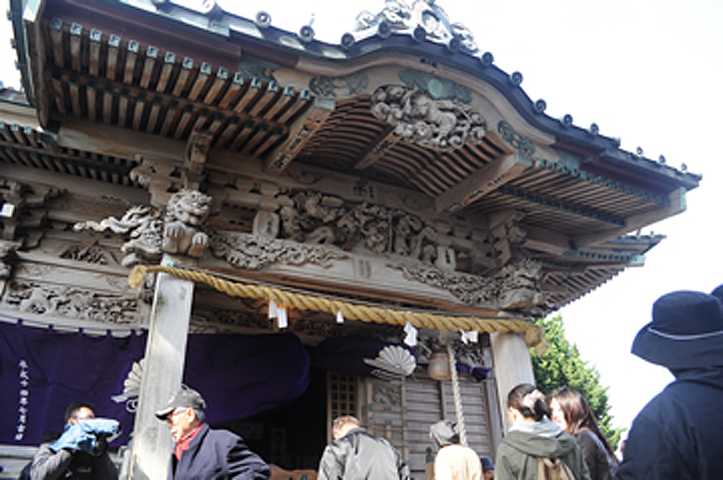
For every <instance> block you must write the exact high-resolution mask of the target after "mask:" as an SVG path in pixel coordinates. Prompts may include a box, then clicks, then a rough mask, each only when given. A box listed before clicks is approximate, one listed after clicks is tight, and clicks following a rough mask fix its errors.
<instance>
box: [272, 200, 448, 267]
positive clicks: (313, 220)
mask: <svg viewBox="0 0 723 480" xmlns="http://www.w3.org/2000/svg"><path fill="white" fill-rule="evenodd" d="M283 200H284V202H283V203H284V206H283V207H281V208H280V209H279V216H280V218H281V233H282V235H283V237H284V238H287V239H289V240H294V241H295V242H299V243H304V244H317V245H334V246H337V247H339V248H341V249H342V250H352V249H353V248H355V247H357V246H361V247H363V248H365V249H366V250H368V251H369V252H372V253H375V254H379V255H380V254H388V253H389V254H396V255H400V256H404V257H409V258H414V259H419V260H422V261H423V262H426V263H433V262H434V261H435V260H437V254H438V241H437V238H438V235H439V234H438V233H437V231H436V230H435V229H434V228H433V227H431V226H429V225H426V224H425V223H424V222H423V221H422V219H420V218H419V217H416V216H414V215H411V214H409V213H407V212H404V211H403V210H398V209H393V208H388V207H383V206H380V205H375V204H372V203H368V202H362V203H359V204H351V203H347V202H345V201H344V200H343V199H341V198H340V197H337V196H333V195H326V194H322V193H319V192H314V191H311V190H304V191H299V192H291V193H289V194H288V195H287V196H285V197H284V198H283Z"/></svg>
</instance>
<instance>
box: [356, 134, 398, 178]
mask: <svg viewBox="0 0 723 480" xmlns="http://www.w3.org/2000/svg"><path fill="white" fill-rule="evenodd" d="M399 140H400V137H399V135H397V134H396V133H394V127H388V128H385V129H384V130H382V133H381V134H380V135H379V137H377V139H376V140H374V141H373V142H371V145H370V148H369V150H367V151H366V153H365V154H364V155H363V156H362V157H361V159H360V160H359V161H358V162H357V163H356V165H354V168H355V169H357V170H364V169H365V168H369V167H371V166H372V165H374V164H375V163H377V162H378V161H379V160H381V159H382V158H383V157H384V155H386V153H387V151H388V150H389V149H390V148H392V147H393V146H394V145H396V144H397V142H398V141H399Z"/></svg>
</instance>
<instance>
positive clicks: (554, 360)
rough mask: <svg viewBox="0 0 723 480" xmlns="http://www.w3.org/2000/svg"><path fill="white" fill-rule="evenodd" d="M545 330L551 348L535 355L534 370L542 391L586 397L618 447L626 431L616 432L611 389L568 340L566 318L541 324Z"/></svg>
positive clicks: (609, 437)
mask: <svg viewBox="0 0 723 480" xmlns="http://www.w3.org/2000/svg"><path fill="white" fill-rule="evenodd" d="M536 323H537V324H538V325H540V326H541V327H542V328H543V329H544V330H545V340H546V341H547V344H548V348H547V351H546V352H545V353H544V354H543V355H539V354H537V353H535V352H534V351H531V353H532V366H533V368H534V371H535V379H536V381H537V386H538V388H539V389H540V390H541V391H543V392H545V393H550V392H552V391H553V390H555V389H557V388H560V387H564V386H567V387H570V388H573V389H575V390H577V391H579V392H581V393H582V394H583V395H585V398H587V400H588V402H590V408H592V410H593V412H595V416H596V418H597V420H598V424H599V426H600V429H601V430H602V431H603V433H604V434H605V436H606V437H607V439H608V441H609V442H610V445H611V446H612V447H613V448H616V447H617V444H618V441H619V440H620V434H621V433H622V432H623V429H622V428H615V427H614V426H613V423H612V417H611V416H610V404H609V402H608V394H607V387H605V386H603V385H602V384H601V383H600V374H599V373H598V371H597V370H596V369H595V367H593V366H591V365H589V364H588V363H587V362H586V361H585V360H583V359H582V357H581V356H580V352H579V351H578V349H577V347H576V346H575V345H574V344H571V343H570V342H569V341H568V340H567V338H566V337H565V325H564V324H563V323H562V317H561V316H559V315H554V316H550V317H547V318H545V319H541V320H537V321H536Z"/></svg>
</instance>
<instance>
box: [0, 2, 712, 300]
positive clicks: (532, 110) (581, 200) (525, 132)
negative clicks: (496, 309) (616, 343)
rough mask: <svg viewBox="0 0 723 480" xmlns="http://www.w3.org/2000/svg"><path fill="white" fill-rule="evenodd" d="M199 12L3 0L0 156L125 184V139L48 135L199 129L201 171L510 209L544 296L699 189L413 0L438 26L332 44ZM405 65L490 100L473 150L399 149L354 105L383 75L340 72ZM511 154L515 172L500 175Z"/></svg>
mask: <svg viewBox="0 0 723 480" xmlns="http://www.w3.org/2000/svg"><path fill="white" fill-rule="evenodd" d="M382 3H383V2H380V4H382ZM432 3H433V2H432ZM422 4H424V5H422ZM204 5H207V6H208V8H207V9H205V10H198V11H194V10H190V9H188V8H185V7H182V6H180V5H177V4H175V3H174V2H172V1H155V0H154V1H151V0H133V1H131V0H114V1H102V0H56V1H52V2H51V1H45V2H26V1H23V0H12V1H11V11H10V16H11V19H12V21H13V28H14V30H15V47H16V49H17V54H18V66H19V68H20V69H21V74H22V80H23V87H24V93H18V92H12V91H9V90H4V91H3V92H4V93H2V94H0V102H2V103H3V104H4V105H6V106H7V105H12V106H13V108H16V109H18V108H20V109H22V108H25V109H26V110H29V109H32V112H33V113H34V114H35V115H33V116H34V117H35V120H34V121H30V120H28V118H29V116H28V114H27V112H25V113H23V115H22V116H23V118H20V117H16V116H13V115H4V116H3V117H2V118H0V120H2V122H0V162H2V163H4V164H5V165H20V166H23V167H27V168H33V169H40V170H44V171H49V172H56V173H61V174H66V175H70V176H75V177H81V178H85V179H90V180H97V181H101V182H106V183H113V184H116V185H120V186H126V187H131V188H141V186H140V185H139V184H138V183H137V181H135V180H134V179H133V178H132V176H131V175H130V172H131V170H133V169H134V168H135V167H136V166H138V165H139V163H140V161H141V159H142V157H143V154H142V153H140V154H136V153H134V150H133V148H132V147H133V146H134V145H130V146H128V145H126V146H125V147H124V148H119V149H110V150H100V149H97V148H93V142H90V143H87V147H83V145H86V144H84V143H83V142H69V141H67V138H68V136H67V135H66V133H65V131H71V132H77V131H83V132H85V133H86V134H88V135H92V133H88V132H93V131H97V132H104V133H103V135H105V136H104V137H103V138H101V140H108V143H113V142H112V137H113V136H114V135H113V132H118V136H121V133H122V134H123V135H125V136H127V137H128V138H133V139H136V140H135V145H136V146H137V148H138V150H139V152H142V151H143V150H144V148H146V146H147V144H153V145H161V146H163V147H166V146H167V147H168V148H167V149H166V150H167V155H168V156H169V157H174V156H177V155H178V152H181V155H182V154H183V152H184V151H185V149H186V146H187V144H188V143H189V141H190V139H191V138H192V137H193V135H194V134H195V133H198V132H202V133H203V134H204V135H208V136H209V137H210V143H211V148H212V149H213V152H215V153H218V155H214V154H211V155H209V160H208V165H207V167H208V169H209V170H214V169H216V171H221V172H225V173H228V174H232V173H234V172H235V171H237V170H238V171H239V172H241V171H242V169H243V166H244V165H248V163H249V162H250V161H251V160H261V162H262V163H263V165H264V166H265V167H266V174H268V175H278V176H281V175H285V174H287V173H288V169H287V167H288V165H289V163H292V162H293V164H294V165H297V164H298V165H301V166H305V167H306V166H308V167H312V168H318V169H323V170H325V171H329V172H339V173H343V174H345V175H351V176H356V177H358V178H361V179H364V180H368V181H371V182H377V183H380V184H384V185H389V186H393V187H395V188H399V189H402V190H405V191H412V192H414V193H415V194H419V195H421V196H424V197H425V198H426V199H428V200H429V201H430V202H432V204H434V205H435V206H436V212H437V213H438V214H439V216H440V217H444V218H457V219H460V220H462V221H466V222H468V223H472V224H473V223H480V224H482V223H485V222H486V221H487V219H489V218H491V217H492V216H494V215H495V214H498V213H500V212H509V211H518V212H522V213H523V214H524V217H523V219H522V223H521V226H522V227H523V228H525V229H528V230H530V231H533V230H536V231H544V232H546V234H547V236H554V237H556V238H557V240H555V242H556V247H555V248H552V249H550V248H540V249H539V250H535V255H536V256H537V257H536V258H537V259H539V260H541V261H543V262H548V263H549V264H550V265H554V266H555V268H558V269H559V271H561V272H564V271H566V269H567V271H568V272H569V271H574V272H575V274H574V275H565V274H562V273H561V274H559V275H557V274H555V273H551V274H550V275H548V276H547V278H546V280H545V281H546V284H547V286H548V287H549V290H550V292H552V293H550V295H551V297H550V298H551V301H552V302H553V303H554V304H555V305H557V306H560V305H563V304H565V303H568V302H570V301H572V300H574V299H575V298H578V297H580V296H581V295H583V294H584V293H586V292H588V291H590V290H591V289H593V288H595V287H596V286H598V285H600V284H602V283H604V282H606V281H608V280H609V279H610V278H612V277H613V276H615V275H616V274H617V273H619V272H620V271H622V269H624V268H626V267H627V266H632V265H637V264H639V263H640V256H641V255H642V254H644V253H645V252H646V251H647V250H649V249H650V248H652V247H653V246H655V245H656V244H657V243H658V242H659V241H660V240H661V239H662V237H626V236H625V235H626V234H628V233H630V232H633V231H636V230H639V229H640V228H642V227H645V226H647V225H649V224H651V223H654V222H655V221H658V220H661V219H664V218H666V217H668V216H671V215H674V214H676V213H679V212H681V211H683V210H684V208H685V206H684V200H685V192H686V191H688V190H691V189H694V188H696V187H697V186H698V184H699V182H700V179H701V177H700V175H696V174H693V173H690V172H688V171H686V169H684V168H680V169H677V168H674V167H672V166H670V165H668V164H667V163H666V162H665V161H664V159H659V160H658V161H656V160H652V159H649V158H646V157H645V156H644V155H643V154H642V153H641V152H638V153H632V152H628V151H625V150H623V149H621V148H620V143H619V141H618V140H617V139H615V138H612V137H609V136H605V135H602V134H601V133H600V131H599V128H598V127H597V125H594V124H593V125H591V126H590V127H589V128H583V127H580V126H578V125H575V124H574V122H573V119H572V117H571V116H569V115H566V116H565V117H563V118H561V119H559V118H553V117H551V116H549V115H547V114H546V113H545V109H546V105H545V102H544V101H543V100H538V101H534V102H533V101H532V100H531V99H530V98H529V97H528V96H527V94H526V93H525V91H524V90H523V89H522V87H521V83H522V76H521V75H520V74H519V73H518V72H512V73H508V72H505V71H503V70H502V69H500V68H499V67H498V66H496V65H495V64H494V58H493V56H492V55H491V54H490V53H488V52H484V53H483V52H482V51H481V50H480V49H479V48H477V46H476V45H475V44H474V39H473V38H472V36H471V34H470V33H469V32H467V31H466V30H461V29H460V27H458V26H457V25H458V24H455V23H452V22H450V21H449V19H448V18H447V17H446V14H444V12H443V11H442V10H441V9H440V8H439V7H438V6H436V5H429V4H427V3H426V2H421V0H418V1H416V2H414V3H413V6H412V10H414V9H418V8H428V9H431V10H429V11H430V12H431V13H432V14H434V15H436V16H437V17H438V19H439V20H440V25H441V26H442V27H441V28H442V31H441V33H440V32H439V31H437V32H436V33H435V32H430V31H427V32H426V33H425V32H424V31H420V30H419V29H420V28H421V26H420V25H416V24H414V20H413V18H414V15H415V12H416V10H414V11H410V15H411V17H410V18H412V20H407V21H405V22H404V24H403V25H392V27H391V29H390V30H386V29H387V28H388V27H389V25H388V24H384V23H383V22H382V21H381V20H380V18H382V17H381V15H382V14H383V13H384V11H382V12H381V13H379V14H369V15H368V16H363V15H362V16H360V17H359V18H357V23H358V25H357V28H356V29H355V31H350V32H349V33H348V34H346V35H345V36H344V37H343V39H342V42H340V43H339V44H330V43H325V42H320V41H318V40H316V39H315V38H314V34H313V29H311V30H310V29H309V28H305V29H302V31H300V32H288V31H284V30H281V29H278V28H276V27H274V26H273V24H272V22H271V21H270V19H269V18H268V17H267V16H265V15H264V14H263V12H260V13H259V15H257V17H256V18H254V19H251V18H243V17H240V16H238V15H235V14H232V13H229V12H227V11H224V10H223V9H222V8H221V7H220V6H219V5H217V4H215V2H213V1H210V2H204ZM425 5H426V6H425ZM367 13H368V12H367ZM375 22H376V23H375ZM445 29H446V30H445ZM422 30H424V28H423V29H422ZM397 64H399V65H401V66H396V65H397ZM411 65H414V66H415V67H414V68H416V69H420V70H421V71H422V73H421V75H427V76H428V77H429V76H430V75H434V76H435V81H436V80H438V82H441V83H442V84H443V85H454V86H455V88H459V89H460V91H462V92H463V93H464V95H463V96H464V97H465V102H467V105H468V106H470V105H473V106H474V108H482V107H483V106H485V105H488V104H490V105H493V107H494V108H492V107H490V108H489V110H490V111H495V112H502V113H500V118H497V117H494V115H493V117H494V121H492V120H490V122H489V124H488V125H486V134H485V136H484V138H482V139H481V140H480V141H479V142H469V143H465V144H464V145H462V146H460V147H459V148H454V149H442V150H440V149H434V148H429V147H425V146H423V145H420V144H418V143H414V142H410V141H400V140H399V139H398V138H395V137H394V136H393V131H392V130H393V129H392V128H391V127H390V125H389V124H388V123H386V122H385V121H382V120H380V119H378V118H377V117H376V116H375V115H374V114H373V112H372V110H373V108H372V107H373V105H372V103H373V101H372V99H373V92H374V88H375V86H377V85H384V82H383V81H382V80H379V79H378V78H376V77H375V78H371V79H370V80H368V83H369V85H368V84H367V83H365V82H366V81H367V80H365V81H361V80H360V83H359V84H355V83H354V81H355V79H358V78H361V77H355V75H357V74H358V73H359V72H364V71H372V73H373V74H374V75H376V76H379V75H382V76H383V75H387V76H389V78H391V76H392V75H395V76H396V77H395V79H396V81H397V82H398V81H399V78H401V74H399V69H401V68H408V69H409V68H411V67H410V66H411ZM375 68H376V69H378V70H374V69H375ZM395 68H396V70H395ZM385 69H386V70H385ZM377 74H379V75H377ZM372 76H373V75H371V74H370V77H372ZM437 77H438V78H437ZM372 82H378V83H377V84H374V85H373V86H370V85H371V83H372ZM379 82H381V83H379ZM445 82H446V83H445ZM462 83H463V84H464V85H463V86H461V85H462ZM470 92H471V93H470ZM26 97H27V98H26ZM467 97H469V98H472V100H469V99H468V98H467ZM26 102H27V106H23V105H26ZM475 102H476V103H475ZM470 108H472V107H470ZM485 108H487V107H485ZM495 115H496V114H495ZM490 118H492V117H490ZM507 122H510V123H507ZM79 125H80V126H82V128H80V127H78V126H79ZM510 125H513V126H514V129H512V127H511V126H510ZM508 127H509V129H508ZM510 132H511V133H510ZM74 134H75V133H74ZM99 135H100V134H99ZM129 135H132V136H129ZM525 142H527V146H528V147H529V149H528V150H525V152H526V153H525V154H524V155H523V153H521V152H522V149H521V147H520V145H521V144H525ZM131 143H133V142H131ZM96 145H97V144H96ZM163 150H164V148H156V151H163ZM521 156H525V158H522V159H521V160H524V161H521V162H517V157H521ZM219 159H222V160H219ZM176 160H177V161H179V162H182V160H183V159H182V158H180V157H179V158H176ZM511 161H512V163H513V164H514V168H516V170H514V171H515V173H514V175H509V176H507V177H505V176H504V175H505V172H506V170H505V169H506V168H508V167H507V165H508V164H509V163H510V162H511ZM501 179H502V180H504V181H502V180H501ZM475 182H477V183H478V185H476V184H475ZM480 185H481V186H484V187H485V188H483V189H481V190H477V188H478V187H480ZM482 190H483V191H482ZM480 191H482V193H480ZM460 199H463V200H464V201H461V202H460ZM558 237H559V238H558ZM538 243H539V242H538ZM543 243H544V242H543Z"/></svg>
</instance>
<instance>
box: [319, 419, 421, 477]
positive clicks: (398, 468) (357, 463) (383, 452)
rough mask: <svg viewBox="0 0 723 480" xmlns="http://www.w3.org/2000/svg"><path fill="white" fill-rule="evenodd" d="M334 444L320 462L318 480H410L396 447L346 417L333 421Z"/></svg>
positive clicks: (328, 448)
mask: <svg viewBox="0 0 723 480" xmlns="http://www.w3.org/2000/svg"><path fill="white" fill-rule="evenodd" d="M332 435H333V436H334V441H333V442H332V443H331V444H330V445H328V446H327V447H326V449H325V450H324V454H323V455H322V457H321V462H320V463H319V476H318V480H342V479H343V480H409V468H408V467H407V465H406V464H405V463H404V461H403V460H402V456H401V455H400V454H399V452H398V451H397V449H396V448H394V447H393V446H392V445H391V444H390V443H389V442H388V441H387V440H385V439H384V438H378V437H375V436H373V435H371V434H370V433H368V432H367V431H366V430H364V429H363V428H361V426H360V424H359V420H357V419H356V418H355V417H352V416H349V415H346V416H343V417H339V418H337V419H335V420H334V422H333V425H332Z"/></svg>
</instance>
